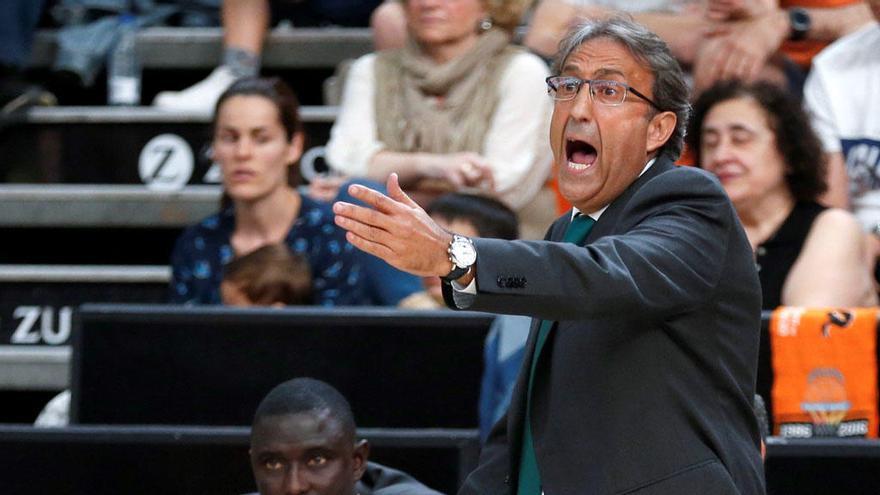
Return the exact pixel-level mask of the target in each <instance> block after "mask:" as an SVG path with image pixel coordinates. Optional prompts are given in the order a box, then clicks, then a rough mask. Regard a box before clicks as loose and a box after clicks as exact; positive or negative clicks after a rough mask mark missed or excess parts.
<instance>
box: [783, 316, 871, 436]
mask: <svg viewBox="0 0 880 495" xmlns="http://www.w3.org/2000/svg"><path fill="white" fill-rule="evenodd" d="M876 342H877V309H876V308H866V309H826V308H815V309H805V308H794V307H781V308H779V309H777V310H776V311H774V313H773V316H772V317H771V320H770V349H771V353H772V356H771V359H772V362H773V390H772V400H773V423H774V425H775V428H774V433H775V434H776V435H779V436H783V437H788V438H812V437H871V438H876V437H877V354H876V347H877V344H876Z"/></svg>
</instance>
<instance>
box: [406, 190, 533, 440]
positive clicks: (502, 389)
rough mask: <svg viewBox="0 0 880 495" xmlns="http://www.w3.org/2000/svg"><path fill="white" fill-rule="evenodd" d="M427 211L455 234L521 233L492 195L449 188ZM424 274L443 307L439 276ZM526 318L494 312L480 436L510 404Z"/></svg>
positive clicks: (437, 303) (487, 347) (433, 301)
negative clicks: (479, 194)
mask: <svg viewBox="0 0 880 495" xmlns="http://www.w3.org/2000/svg"><path fill="white" fill-rule="evenodd" d="M425 211H426V212H427V213H428V215H430V216H431V218H432V219H433V220H434V221H435V222H437V225H439V226H440V227H442V228H443V229H445V230H447V231H449V232H455V233H457V234H459V235H464V236H467V237H486V238H493V239H507V240H513V239H517V238H518V237H519V226H518V223H519V222H518V220H517V217H516V213H514V212H513V211H512V210H511V209H510V208H508V207H507V206H505V205H504V203H502V202H500V201H498V200H497V199H494V198H488V197H485V196H477V195H474V194H464V193H448V194H444V195H443V196H440V197H439V198H437V199H435V200H434V201H432V202H431V204H430V205H428V207H427V208H426V209H425ZM422 280H423V282H424V284H425V288H426V289H427V291H428V294H430V295H431V297H432V299H431V304H430V306H428V307H433V308H445V307H446V305H445V304H443V291H442V289H441V287H440V279H439V278H438V277H425V278H423V279H422ZM423 307H425V306H423ZM530 324H531V319H530V318H528V317H526V316H519V315H498V316H496V317H495V321H494V322H493V323H492V327H491V328H490V329H489V333H488V334H487V335H486V344H485V347H484V350H483V378H482V382H481V384H480V404H479V417H480V438H481V440H483V441H485V440H486V437H487V436H488V435H489V431H491V429H492V426H494V425H495V423H497V422H498V420H499V419H501V417H502V416H504V413H505V412H506V411H507V407H508V406H509V405H510V397H511V395H512V393H513V386H514V385H515V384H516V377H517V375H518V374H519V368H520V365H521V364H522V360H523V356H524V354H525V344H526V338H528V336H529V326H530Z"/></svg>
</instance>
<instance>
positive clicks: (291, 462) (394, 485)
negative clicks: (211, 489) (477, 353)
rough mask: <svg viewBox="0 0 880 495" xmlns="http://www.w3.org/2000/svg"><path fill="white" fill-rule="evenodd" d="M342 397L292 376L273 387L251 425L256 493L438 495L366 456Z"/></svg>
mask: <svg viewBox="0 0 880 495" xmlns="http://www.w3.org/2000/svg"><path fill="white" fill-rule="evenodd" d="M369 454H370V445H369V443H367V441H366V440H358V439H357V431H356V428H355V422H354V415H353V414H352V412H351V406H349V404H348V401H346V400H345V397H343V396H342V394H340V393H339V391H337V390H336V389H335V388H333V387H331V386H330V385H328V384H327V383H324V382H321V381H318V380H314V379H311V378H294V379H293V380H289V381H286V382H284V383H282V384H280V385H278V386H276V387H275V388H273V389H272V390H271V391H270V392H269V393H268V394H267V395H266V397H264V398H263V400H262V401H261V402H260V405H259V406H258V407H257V412H256V413H255V414H254V423H253V426H252V428H251V448H250V458H251V468H252V469H253V471H254V479H255V480H256V482H257V487H258V488H259V490H260V494H261V495H282V494H291V493H293V494H306V493H308V494H311V495H356V494H357V495H404V494H405V495H439V493H438V492H436V491H434V490H431V489H430V488H428V487H426V486H425V485H423V484H421V483H419V482H418V481H416V480H415V479H413V478H412V477H410V476H409V475H407V474H405V473H402V472H400V471H397V470H394V469H390V468H387V467H385V466H382V465H380V464H375V463H372V462H367V458H368V457H369Z"/></svg>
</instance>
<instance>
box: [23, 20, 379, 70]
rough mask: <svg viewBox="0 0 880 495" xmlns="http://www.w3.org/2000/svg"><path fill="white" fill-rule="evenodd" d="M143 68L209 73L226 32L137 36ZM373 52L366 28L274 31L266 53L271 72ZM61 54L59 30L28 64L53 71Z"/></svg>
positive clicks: (43, 40) (37, 46)
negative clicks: (58, 54) (59, 50)
mask: <svg viewBox="0 0 880 495" xmlns="http://www.w3.org/2000/svg"><path fill="white" fill-rule="evenodd" d="M137 45H138V51H139V53H140V55H141V64H142V65H143V67H144V68H145V69H210V68H213V67H215V66H216V65H217V64H218V63H219V62H220V60H221V58H222V45H223V30H222V28H219V27H216V28H173V27H152V28H146V29H143V30H141V31H140V32H139V33H138V36H137ZM372 50H373V37H372V31H371V30H370V29H368V28H338V27H333V28H290V27H278V28H275V29H272V30H271V31H270V32H269V35H268V37H267V40H266V46H265V49H264V51H263V54H262V64H263V66H264V67H267V68H278V69H303V68H333V67H336V65H337V64H338V63H339V62H341V61H342V60H345V59H347V58H356V57H359V56H361V55H363V54H365V53H369V52H371V51H372ZM56 51H57V43H56V32H55V31H53V30H41V31H38V32H37V35H36V37H35V40H34V46H33V49H32V52H31V60H30V65H31V66H33V67H49V66H51V65H52V62H53V61H54V59H55V53H56Z"/></svg>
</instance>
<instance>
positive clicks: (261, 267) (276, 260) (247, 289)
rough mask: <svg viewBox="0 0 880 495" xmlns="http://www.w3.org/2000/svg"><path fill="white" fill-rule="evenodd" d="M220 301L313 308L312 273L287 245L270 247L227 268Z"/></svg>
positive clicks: (237, 304)
mask: <svg viewBox="0 0 880 495" xmlns="http://www.w3.org/2000/svg"><path fill="white" fill-rule="evenodd" d="M220 297H221V299H222V301H223V304H227V305H230V306H293V305H300V304H311V303H312V272H311V270H310V269H309V264H308V262H307V261H306V259H305V257H303V256H302V255H300V254H295V253H293V252H292V251H291V250H290V248H288V247H287V246H286V245H284V244H267V245H265V246H263V247H261V248H258V249H256V250H254V251H252V252H250V253H248V254H245V255H244V256H240V257H237V258H235V259H233V260H232V261H230V262H229V263H228V264H227V265H226V266H225V267H224V268H223V282H221V283H220Z"/></svg>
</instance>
